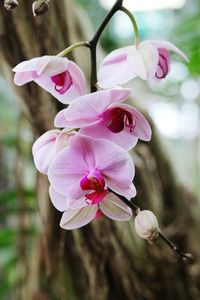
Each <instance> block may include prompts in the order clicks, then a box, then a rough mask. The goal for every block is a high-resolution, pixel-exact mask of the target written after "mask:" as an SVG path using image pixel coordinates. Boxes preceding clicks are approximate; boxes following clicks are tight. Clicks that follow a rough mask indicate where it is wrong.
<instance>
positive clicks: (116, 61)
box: [97, 46, 137, 89]
mask: <svg viewBox="0 0 200 300" xmlns="http://www.w3.org/2000/svg"><path fill="white" fill-rule="evenodd" d="M134 48H135V47H134V46H130V47H125V48H121V49H118V50H115V51H113V52H111V53H110V54H109V55H108V56H106V58H105V59H104V60H103V62H102V63H101V65H100V67H99V71H98V82H97V84H98V85H99V86H100V87H102V88H104V89H107V88H112V87H115V86H117V85H122V84H124V83H126V82H128V81H130V80H131V79H133V78H134V77H136V75H137V74H136V73H135V71H134V69H132V68H130V65H129V58H128V56H129V52H130V51H133V49H134Z"/></svg>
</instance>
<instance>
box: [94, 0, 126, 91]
mask: <svg viewBox="0 0 200 300" xmlns="http://www.w3.org/2000/svg"><path fill="white" fill-rule="evenodd" d="M122 4H123V0H117V1H116V2H115V4H114V5H113V7H112V8H111V10H110V11H109V13H108V14H107V16H106V17H105V18H104V20H103V21H102V23H101V24H100V26H99V28H98V29H97V32H96V33H95V35H94V36H93V38H92V39H91V40H90V42H89V48H90V57H91V93H92V92H96V91H97V87H96V83H97V55H96V50H97V43H98V40H99V38H100V36H101V34H102V32H103V31H104V29H105V27H106V25H107V24H108V22H109V21H110V19H111V18H112V16H113V15H114V14H115V13H116V12H117V11H118V10H120V9H121V7H122Z"/></svg>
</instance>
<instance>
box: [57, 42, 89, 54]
mask: <svg viewBox="0 0 200 300" xmlns="http://www.w3.org/2000/svg"><path fill="white" fill-rule="evenodd" d="M79 47H89V44H88V42H79V43H75V44H73V45H71V46H69V47H67V48H66V49H64V50H63V51H62V52H60V53H58V54H57V56H60V57H62V56H66V55H67V54H68V53H69V52H71V51H72V50H74V49H76V48H79Z"/></svg>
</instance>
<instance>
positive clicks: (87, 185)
mask: <svg viewBox="0 0 200 300" xmlns="http://www.w3.org/2000/svg"><path fill="white" fill-rule="evenodd" d="M80 187H81V189H82V190H84V191H85V190H88V191H89V193H88V194H86V195H85V198H86V200H85V201H86V203H87V204H88V205H92V204H97V203H99V202H100V201H102V200H103V199H104V197H105V196H106V195H107V193H108V191H107V190H105V189H104V187H105V181H104V178H103V176H102V175H101V173H100V172H98V171H96V170H95V171H93V172H87V173H86V175H85V176H84V177H83V178H82V179H81V181H80Z"/></svg>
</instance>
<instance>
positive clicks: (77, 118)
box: [55, 88, 130, 128]
mask: <svg viewBox="0 0 200 300" xmlns="http://www.w3.org/2000/svg"><path fill="white" fill-rule="evenodd" d="M129 95H130V90H129V89H122V88H115V89H111V90H106V91H100V92H96V93H92V94H88V95H84V96H82V97H79V98H77V99H75V100H74V101H73V103H71V105H70V106H69V107H68V108H67V109H64V110H63V111H61V112H59V113H58V114H57V116H56V118H55V126H58V127H77V128H80V127H83V126H88V125H92V124H95V123H97V122H98V121H99V119H100V118H101V117H100V116H101V114H102V113H103V112H104V110H105V109H106V108H107V107H108V106H109V105H110V104H111V103H116V102H121V101H124V100H125V99H127V98H128V96H129Z"/></svg>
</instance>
